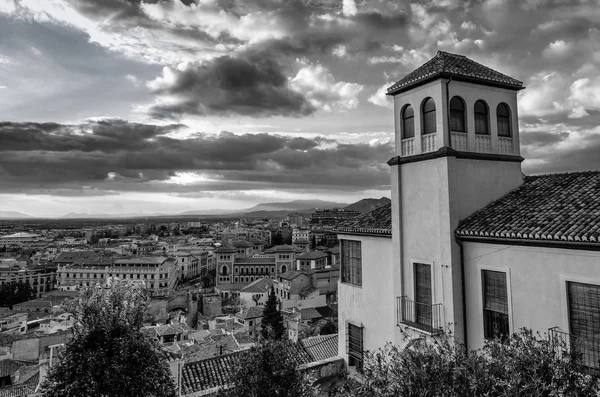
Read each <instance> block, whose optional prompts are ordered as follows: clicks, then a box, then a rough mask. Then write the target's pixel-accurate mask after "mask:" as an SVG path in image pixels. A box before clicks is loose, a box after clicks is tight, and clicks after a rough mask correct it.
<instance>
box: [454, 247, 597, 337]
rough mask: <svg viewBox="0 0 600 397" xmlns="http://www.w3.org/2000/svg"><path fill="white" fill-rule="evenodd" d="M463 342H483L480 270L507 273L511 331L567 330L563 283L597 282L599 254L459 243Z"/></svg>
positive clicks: (565, 292)
mask: <svg viewBox="0 0 600 397" xmlns="http://www.w3.org/2000/svg"><path fill="white" fill-rule="evenodd" d="M464 258H465V284H466V294H467V299H466V302H467V322H468V329H467V330H468V340H469V345H471V346H472V347H474V348H478V347H481V346H482V345H483V343H484V336H483V299H482V284H481V272H482V270H484V269H489V270H498V271H503V272H506V273H507V284H508V286H507V288H508V291H509V321H510V330H511V332H513V331H516V330H518V329H519V328H522V327H528V328H532V329H534V330H536V331H540V332H546V331H547V330H548V329H549V328H551V327H556V326H557V327H560V328H561V329H562V330H564V331H566V332H568V330H569V324H568V306H567V290H566V283H567V281H575V282H584V283H588V284H600V271H599V267H598V265H599V264H600V252H597V251H584V250H567V249H558V248H544V247H529V246H510V245H500V244H482V243H473V242H465V243H464Z"/></svg>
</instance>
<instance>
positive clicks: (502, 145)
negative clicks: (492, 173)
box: [498, 137, 513, 154]
mask: <svg viewBox="0 0 600 397" xmlns="http://www.w3.org/2000/svg"><path fill="white" fill-rule="evenodd" d="M498 153H500V154H512V153H513V142H512V138H507V137H498Z"/></svg>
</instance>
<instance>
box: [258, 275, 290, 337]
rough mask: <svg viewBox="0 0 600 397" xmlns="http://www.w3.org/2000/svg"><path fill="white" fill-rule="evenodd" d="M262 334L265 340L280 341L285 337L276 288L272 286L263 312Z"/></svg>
mask: <svg viewBox="0 0 600 397" xmlns="http://www.w3.org/2000/svg"><path fill="white" fill-rule="evenodd" d="M260 334H261V336H262V338H263V339H276V340H280V339H281V338H282V337H283V335H285V326H284V325H283V316H282V315H281V312H280V311H279V302H278V299H277V296H276V295H275V288H274V287H273V286H272V285H271V291H270V293H269V297H268V298H267V302H266V303H265V309H264V310H263V316H262V322H261V331H260Z"/></svg>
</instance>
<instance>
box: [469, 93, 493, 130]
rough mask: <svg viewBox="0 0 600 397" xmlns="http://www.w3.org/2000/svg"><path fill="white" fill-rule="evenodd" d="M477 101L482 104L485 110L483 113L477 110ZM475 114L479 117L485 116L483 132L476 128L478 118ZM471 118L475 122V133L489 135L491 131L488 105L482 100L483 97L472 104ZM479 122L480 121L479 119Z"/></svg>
mask: <svg viewBox="0 0 600 397" xmlns="http://www.w3.org/2000/svg"><path fill="white" fill-rule="evenodd" d="M478 103H481V104H483V106H484V107H485V111H486V112H485V114H484V113H481V112H477V110H476V106H477V104H478ZM477 116H480V117H482V116H485V131H484V132H482V131H481V130H479V129H478V128H477V126H478V120H477V118H478V117H477ZM473 120H474V123H475V124H474V125H475V134H476V135H490V134H491V132H490V107H489V105H488V104H487V102H486V101H484V100H483V99H478V100H477V101H475V103H474V104H473ZM479 123H481V121H480V122H479Z"/></svg>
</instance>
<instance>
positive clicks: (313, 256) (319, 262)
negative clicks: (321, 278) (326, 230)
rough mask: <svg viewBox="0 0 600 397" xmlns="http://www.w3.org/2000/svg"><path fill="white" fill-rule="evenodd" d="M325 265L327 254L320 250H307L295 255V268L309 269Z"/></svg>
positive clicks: (320, 267)
mask: <svg viewBox="0 0 600 397" xmlns="http://www.w3.org/2000/svg"><path fill="white" fill-rule="evenodd" d="M325 266H327V254H326V253H324V252H320V251H309V252H305V253H303V254H300V255H298V256H296V270H300V271H310V270H314V269H322V268H324V267H325Z"/></svg>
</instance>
